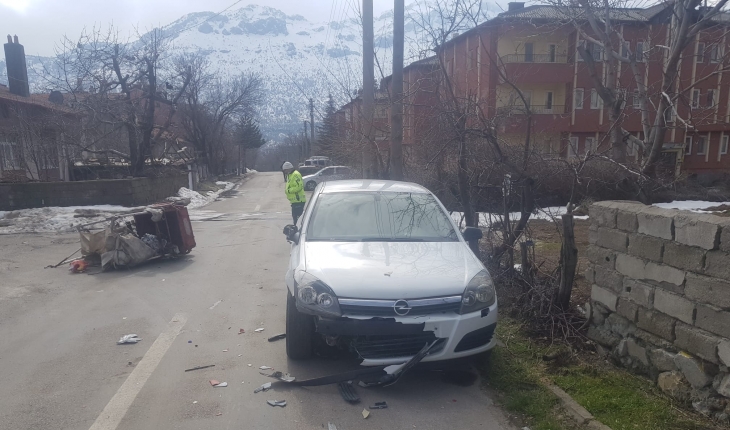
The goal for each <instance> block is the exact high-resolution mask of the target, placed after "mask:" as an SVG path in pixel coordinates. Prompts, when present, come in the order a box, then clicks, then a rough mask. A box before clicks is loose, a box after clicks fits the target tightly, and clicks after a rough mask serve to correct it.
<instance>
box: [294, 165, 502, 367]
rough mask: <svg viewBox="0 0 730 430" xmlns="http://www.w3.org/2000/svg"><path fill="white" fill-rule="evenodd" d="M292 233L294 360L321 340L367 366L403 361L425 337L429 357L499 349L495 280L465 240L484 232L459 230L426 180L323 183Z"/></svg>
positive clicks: (428, 358) (418, 346) (305, 356)
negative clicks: (496, 345) (430, 189)
mask: <svg viewBox="0 0 730 430" xmlns="http://www.w3.org/2000/svg"><path fill="white" fill-rule="evenodd" d="M285 234H286V235H287V240H288V241H289V242H290V243H291V254H290V260H289V267H288V270H287V273H286V285H287V305H286V306H287V307H286V334H287V336H286V351H287V355H288V356H289V358H291V359H306V358H309V357H311V356H312V354H313V343H314V342H315V341H317V340H318V339H317V338H318V337H321V338H323V340H324V342H323V343H325V344H326V345H328V346H330V347H339V348H341V349H343V350H347V351H353V352H355V353H356V354H357V355H358V356H359V358H360V359H362V360H363V361H362V363H361V364H363V365H390V364H399V363H403V362H405V361H406V360H408V359H409V358H411V357H412V356H414V355H416V353H418V352H419V351H420V350H421V349H422V348H423V347H424V345H426V344H430V347H431V351H430V354H429V355H428V356H426V357H425V358H424V359H423V361H439V360H447V359H455V358H461V357H466V356H471V355H475V354H480V353H484V352H487V351H489V350H490V349H491V348H493V347H494V345H495V343H496V340H495V338H494V336H493V335H494V330H495V328H496V324H497V297H496V294H495V290H494V285H493V283H492V278H491V276H490V274H489V272H488V271H487V270H486V269H485V267H484V266H483V265H482V263H481V262H480V261H479V259H478V258H477V257H476V256H475V255H474V253H473V252H472V251H471V249H470V248H469V246H468V244H467V241H470V240H478V239H480V238H481V237H482V232H481V230H479V229H478V228H473V227H469V228H466V229H465V230H464V231H463V232H459V231H458V229H457V227H456V224H455V223H454V221H453V219H452V218H451V217H450V216H449V215H448V213H447V211H446V209H445V208H444V207H443V205H442V204H441V202H439V201H438V199H437V198H436V197H435V196H434V195H433V194H432V193H431V192H430V191H428V190H427V189H425V188H423V187H422V186H420V185H416V184H410V183H405V182H395V181H382V180H367V181H365V180H349V181H336V182H325V183H322V184H320V185H319V186H318V187H317V188H316V189H315V191H314V194H313V195H312V197H311V198H310V199H309V203H308V206H307V208H306V209H305V212H304V215H303V217H302V218H301V220H300V224H299V226H297V228H288V229H286V231H285ZM321 343H322V342H320V344H321Z"/></svg>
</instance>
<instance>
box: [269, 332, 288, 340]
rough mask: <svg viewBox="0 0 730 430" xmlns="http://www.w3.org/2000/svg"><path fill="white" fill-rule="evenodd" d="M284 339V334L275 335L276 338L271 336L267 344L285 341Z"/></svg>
mask: <svg viewBox="0 0 730 430" xmlns="http://www.w3.org/2000/svg"><path fill="white" fill-rule="evenodd" d="M285 338H286V333H282V334H277V335H276V336H271V337H270V338H269V342H275V341H277V340H281V339H285Z"/></svg>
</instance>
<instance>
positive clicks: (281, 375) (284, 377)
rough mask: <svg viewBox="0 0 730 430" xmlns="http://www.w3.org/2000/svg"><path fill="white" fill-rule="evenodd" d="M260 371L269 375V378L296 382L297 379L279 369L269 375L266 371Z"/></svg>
mask: <svg viewBox="0 0 730 430" xmlns="http://www.w3.org/2000/svg"><path fill="white" fill-rule="evenodd" d="M259 373H261V374H262V375H264V376H268V377H269V378H274V379H278V380H279V381H283V382H294V381H295V380H296V379H297V378H295V377H293V376H291V375H290V374H288V373H281V372H279V371H278V370H277V371H276V372H274V373H272V374H271V375H267V374H266V373H264V372H259Z"/></svg>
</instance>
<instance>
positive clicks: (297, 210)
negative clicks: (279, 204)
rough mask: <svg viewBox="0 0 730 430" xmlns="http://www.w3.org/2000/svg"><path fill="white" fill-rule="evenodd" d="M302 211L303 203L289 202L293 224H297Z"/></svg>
mask: <svg viewBox="0 0 730 430" xmlns="http://www.w3.org/2000/svg"><path fill="white" fill-rule="evenodd" d="M303 213H304V203H292V204H291V217H292V220H294V225H297V220H299V217H300V216H302V214H303Z"/></svg>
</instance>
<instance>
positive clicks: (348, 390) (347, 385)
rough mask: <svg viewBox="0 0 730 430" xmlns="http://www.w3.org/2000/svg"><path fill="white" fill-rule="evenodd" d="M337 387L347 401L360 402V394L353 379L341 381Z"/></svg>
mask: <svg viewBox="0 0 730 430" xmlns="http://www.w3.org/2000/svg"><path fill="white" fill-rule="evenodd" d="M337 388H338V389H339V390H340V395H341V396H342V398H343V399H344V400H345V401H346V402H347V403H352V404H355V403H360V395H358V394H357V391H355V387H354V386H353V385H352V381H347V382H340V383H339V384H337Z"/></svg>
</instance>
